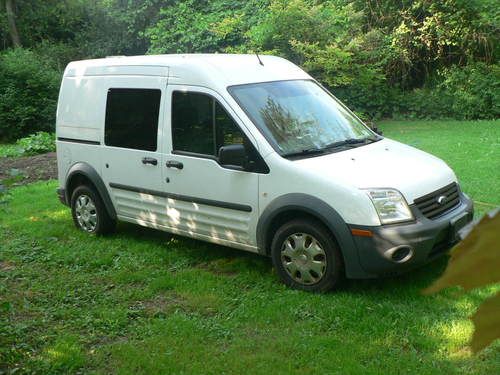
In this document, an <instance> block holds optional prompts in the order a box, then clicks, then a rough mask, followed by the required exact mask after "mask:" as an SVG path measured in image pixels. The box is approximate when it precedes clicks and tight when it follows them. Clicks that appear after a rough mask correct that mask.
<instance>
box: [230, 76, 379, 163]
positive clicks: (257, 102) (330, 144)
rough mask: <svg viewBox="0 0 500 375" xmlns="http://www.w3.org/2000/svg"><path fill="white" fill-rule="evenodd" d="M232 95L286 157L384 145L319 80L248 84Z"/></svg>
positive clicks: (235, 89) (234, 87)
mask: <svg viewBox="0 0 500 375" xmlns="http://www.w3.org/2000/svg"><path fill="white" fill-rule="evenodd" d="M229 92H230V94H231V95H232V96H233V97H234V98H235V99H236V101H237V102H238V103H239V105H240V106H241V107H242V108H243V110H244V111H245V112H246V113H247V114H248V115H249V117H250V118H251V119H252V121H253V122H254V123H255V125H256V126H257V127H258V128H259V130H260V131H261V132H262V134H263V135H264V137H265V138H266V139H267V140H268V141H269V142H270V143H271V145H272V146H273V147H274V148H275V149H276V150H277V151H278V152H279V153H280V154H281V155H282V156H284V157H287V156H300V155H313V154H322V153H325V152H329V151H334V150H339V149H342V148H344V147H349V148H350V147H356V146H359V145H363V144H367V143H370V142H374V141H376V140H378V137H377V136H376V134H375V133H373V132H372V131H371V130H369V129H368V128H367V127H366V126H365V125H364V124H363V123H362V122H361V121H359V120H358V119H357V118H356V117H355V116H354V115H353V114H352V113H351V112H350V111H349V110H348V109H347V108H346V107H345V106H343V105H342V104H341V103H340V102H338V101H337V100H336V99H335V98H334V97H333V96H332V95H330V94H329V93H328V92H326V91H325V90H324V89H323V88H322V87H321V86H319V85H318V84H317V83H315V82H314V81H308V80H292V81H275V82H264V83H255V84H245V85H238V86H231V87H229Z"/></svg>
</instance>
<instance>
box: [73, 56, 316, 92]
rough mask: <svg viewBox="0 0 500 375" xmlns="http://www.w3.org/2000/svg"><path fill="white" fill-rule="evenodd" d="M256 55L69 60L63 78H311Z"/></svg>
mask: <svg viewBox="0 0 500 375" xmlns="http://www.w3.org/2000/svg"><path fill="white" fill-rule="evenodd" d="M259 57H260V60H261V61H262V64H263V65H261V64H260V63H259V59H258V58H257V56H256V55H255V54H180V55H145V56H130V57H120V56H116V57H109V58H104V59H95V60H81V61H74V62H71V63H69V65H68V66H67V67H66V70H65V72H64V76H65V77H79V76H103V75H148V76H168V80H169V83H172V84H174V83H175V84H184V85H199V86H207V87H214V86H217V87H220V86H224V87H227V86H231V85H237V84H245V83H254V82H268V81H278V80H289V79H310V78H311V77H310V76H309V75H308V74H307V73H305V72H304V71H303V70H302V69H300V68H299V67H298V66H296V65H295V64H293V63H291V62H290V61H288V60H285V59H283V58H281V57H277V56H269V55H259Z"/></svg>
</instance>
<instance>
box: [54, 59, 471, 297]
mask: <svg viewBox="0 0 500 375" xmlns="http://www.w3.org/2000/svg"><path fill="white" fill-rule="evenodd" d="M57 158H58V172H59V189H58V195H59V198H60V200H61V201H62V202H63V203H64V204H67V205H69V206H70V207H71V210H72V215H73V219H74V222H75V225H76V226H77V227H78V228H80V229H81V230H83V231H85V232H88V233H91V234H103V233H107V232H110V231H112V230H113V228H114V226H115V223H116V221H117V220H123V221H128V222H131V223H136V224H139V225H143V226H146V227H151V228H156V229H160V230H164V231H168V232H171V233H175V234H179V235H182V236H188V237H192V238H196V239H199V240H204V241H209V242H213V243H217V244H221V245H225V246H229V247H233V248H238V249H242V250H247V251H251V252H255V253H259V254H262V255H267V256H270V257H271V258H272V261H273V264H274V266H275V267H276V270H277V273H278V275H279V276H280V278H281V279H282V280H283V281H284V282H285V283H286V284H287V285H289V286H292V287H295V288H299V289H303V290H310V291H324V290H328V289H331V288H332V287H334V286H335V285H336V284H337V283H338V281H339V280H340V279H341V278H342V277H343V276H346V277H348V278H370V277H377V276H380V275H384V274H393V273H398V272H402V271H405V270H408V269H410V268H413V267H416V266H419V265H423V264H425V263H427V262H428V261H430V260H432V259H434V258H436V257H437V256H438V255H440V254H442V253H443V252H445V251H446V250H447V249H449V248H450V246H451V245H453V244H454V243H455V242H456V241H457V239H458V237H457V231H458V230H459V229H460V228H462V227H463V226H464V225H465V224H467V223H468V222H469V221H470V220H471V219H472V214H473V206H472V202H471V200H470V199H469V198H468V197H467V196H466V195H465V194H464V193H463V192H462V191H461V189H460V186H459V184H458V182H457V178H456V176H455V174H454V173H453V171H452V170H451V169H450V168H449V167H448V166H447V165H446V164H445V163H444V162H443V161H441V160H440V159H438V158H436V157H434V156H432V155H429V154H427V153H425V152H422V151H419V150H417V149H415V148H412V147H409V146H406V145H403V144H401V143H399V142H395V141H392V140H390V139H387V138H384V137H382V136H380V135H378V134H376V133H375V132H373V131H372V130H371V129H369V128H368V127H367V126H365V125H364V124H363V123H362V122H361V121H360V120H359V118H357V117H356V116H355V115H354V114H353V113H352V112H351V111H350V110H349V109H348V108H346V107H345V106H344V105H343V104H342V103H340V102H339V101H338V100H337V99H336V98H335V97H334V96H333V95H332V94H330V93H329V92H328V91H327V90H325V89H324V88H323V87H322V86H321V85H320V84H319V83H317V82H316V81H315V80H314V79H313V78H312V77H311V76H309V75H308V74H307V73H305V72H304V71H303V70H301V69H300V68H299V67H297V66H296V65H294V64H292V63H290V62H289V61H287V60H284V59H282V58H278V57H273V56H260V57H259V56H256V55H223V54H216V55H160V56H137V57H116V58H106V59H97V60H87V61H77V62H72V63H70V64H69V65H68V66H67V68H66V70H65V72H64V77H63V80H62V84H61V89H60V94H59V103H58V108H57Z"/></svg>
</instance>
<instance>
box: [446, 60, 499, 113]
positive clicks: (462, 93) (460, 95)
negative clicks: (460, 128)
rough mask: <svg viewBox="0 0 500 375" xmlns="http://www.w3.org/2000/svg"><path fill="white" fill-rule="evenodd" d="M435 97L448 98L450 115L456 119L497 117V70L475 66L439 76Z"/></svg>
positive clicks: (493, 65) (447, 70)
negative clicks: (439, 80)
mask: <svg viewBox="0 0 500 375" xmlns="http://www.w3.org/2000/svg"><path fill="white" fill-rule="evenodd" d="M439 75H440V76H441V78H442V81H441V82H440V83H439V84H438V86H437V92H438V95H441V96H448V97H449V98H451V100H450V102H451V103H450V104H451V112H452V113H453V117H455V118H458V119H467V120H469V119H486V118H498V117H500V66H499V65H496V64H492V65H487V64H484V63H474V64H469V65H466V66H465V67H452V68H447V69H443V70H441V71H440V72H439Z"/></svg>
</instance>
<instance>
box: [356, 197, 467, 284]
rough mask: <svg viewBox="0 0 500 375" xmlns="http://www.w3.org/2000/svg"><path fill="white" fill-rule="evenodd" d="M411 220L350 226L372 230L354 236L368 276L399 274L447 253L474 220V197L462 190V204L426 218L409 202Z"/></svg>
mask: <svg viewBox="0 0 500 375" xmlns="http://www.w3.org/2000/svg"><path fill="white" fill-rule="evenodd" d="M410 209H411V210H412V212H413V215H414V217H415V221H412V222H411V223H402V224H393V225H381V226H376V227H372V226H357V225H350V228H351V229H361V230H365V231H371V233H372V234H373V235H372V236H371V237H360V236H353V239H354V243H355V244H356V247H357V252H358V256H359V262H360V265H361V267H362V268H363V270H364V271H365V272H366V273H367V275H366V277H377V276H383V275H391V274H398V273H402V272H405V271H408V270H410V269H413V268H415V267H418V266H421V265H423V264H425V263H427V262H429V261H431V260H433V259H435V258H437V257H439V256H440V255H442V254H444V253H446V251H447V250H449V249H450V248H451V247H452V246H453V245H455V244H456V243H457V242H458V241H459V238H458V231H459V230H460V229H461V228H463V227H464V226H465V225H467V224H468V223H469V222H470V221H472V218H473V214H474V207H473V203H472V200H470V199H469V198H468V197H467V196H466V195H464V194H463V193H460V204H459V205H458V206H456V207H455V208H454V209H452V210H450V211H448V212H447V213H446V214H444V215H442V216H440V217H438V218H435V219H432V220H431V219H427V218H426V217H425V216H423V215H422V214H421V213H420V211H419V210H418V209H417V208H416V207H415V206H413V205H412V206H410Z"/></svg>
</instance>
